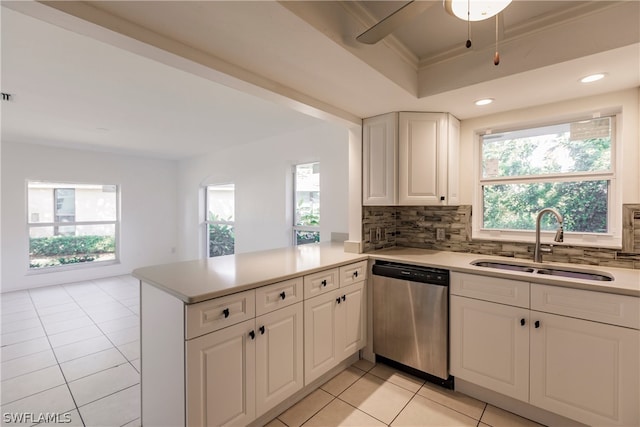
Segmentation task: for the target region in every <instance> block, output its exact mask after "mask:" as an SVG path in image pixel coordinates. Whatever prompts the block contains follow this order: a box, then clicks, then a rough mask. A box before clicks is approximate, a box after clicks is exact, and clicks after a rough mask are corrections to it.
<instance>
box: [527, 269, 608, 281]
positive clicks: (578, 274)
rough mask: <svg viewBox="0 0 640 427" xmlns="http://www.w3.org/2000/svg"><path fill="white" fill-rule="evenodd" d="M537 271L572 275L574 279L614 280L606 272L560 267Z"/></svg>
mask: <svg viewBox="0 0 640 427" xmlns="http://www.w3.org/2000/svg"><path fill="white" fill-rule="evenodd" d="M536 273H538V274H548V275H550V276H562V277H571V278H574V279H583V280H599V281H601V282H610V281H612V280H613V277H611V276H609V275H608V274H606V273H596V272H593V273H589V272H586V271H575V270H561V269H559V268H540V269H538V270H536Z"/></svg>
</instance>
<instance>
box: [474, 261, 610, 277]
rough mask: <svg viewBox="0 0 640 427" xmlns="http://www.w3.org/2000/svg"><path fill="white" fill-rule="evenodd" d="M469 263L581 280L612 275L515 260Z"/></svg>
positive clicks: (477, 265)
mask: <svg viewBox="0 0 640 427" xmlns="http://www.w3.org/2000/svg"><path fill="white" fill-rule="evenodd" d="M471 265H475V266H476V267H486V268H496V269H498V270H508V271H518V272H522V273H532V274H544V275H549V276H560V277H568V278H573V279H581V280H595V281H600V282H610V281H612V280H613V277H612V276H611V275H609V274H607V273H604V272H601V271H585V270H578V269H576V270H574V269H568V268H567V267H562V268H559V267H552V266H548V265H545V266H537V265H535V266H534V265H526V264H519V263H516V262H508V261H494V260H476V261H473V262H471Z"/></svg>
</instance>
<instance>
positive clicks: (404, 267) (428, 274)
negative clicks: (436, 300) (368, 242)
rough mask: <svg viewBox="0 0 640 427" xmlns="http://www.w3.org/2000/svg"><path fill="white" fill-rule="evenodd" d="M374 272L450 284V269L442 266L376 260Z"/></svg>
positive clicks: (444, 284) (433, 283) (405, 278)
mask: <svg viewBox="0 0 640 427" xmlns="http://www.w3.org/2000/svg"><path fill="white" fill-rule="evenodd" d="M372 272H373V274H374V275H376V276H385V277H391V278H394V279H401V280H409V281H411V282H420V283H429V284H432V285H441V286H449V271H448V270H443V269H440V268H433V267H424V266H417V265H409V264H400V263H396V262H390V261H376V263H375V264H374V265H373V270H372Z"/></svg>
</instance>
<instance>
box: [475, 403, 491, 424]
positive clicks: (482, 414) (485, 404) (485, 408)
mask: <svg viewBox="0 0 640 427" xmlns="http://www.w3.org/2000/svg"><path fill="white" fill-rule="evenodd" d="M488 406H489V404H488V403H487V402H485V403H484V408H482V413H481V414H480V419H479V420H478V424H477V426H478V427H480V423H481V422H482V417H484V413H485V412H486V411H487V407H488Z"/></svg>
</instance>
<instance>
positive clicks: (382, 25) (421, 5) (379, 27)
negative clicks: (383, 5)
mask: <svg viewBox="0 0 640 427" xmlns="http://www.w3.org/2000/svg"><path fill="white" fill-rule="evenodd" d="M434 3H437V2H433V1H410V2H409V3H407V4H405V5H404V6H402V7H401V8H400V9H398V10H396V11H395V12H393V13H392V14H391V15H389V16H387V17H386V18H384V19H383V20H382V21H380V22H378V23H377V24H376V25H374V26H373V27H371V28H369V29H368V30H367V31H365V32H364V33H362V34H360V35H359V36H358V37H356V40H358V41H359V42H361V43H366V44H376V43H378V42H379V41H380V40H382V39H383V38H385V37H386V36H388V35H389V34H391V33H392V32H393V31H394V30H395V29H396V28H398V27H399V26H401V25H402V24H404V23H405V22H408V21H410V20H411V19H413V18H414V17H416V16H418V15H419V14H421V13H422V12H424V11H425V10H427V9H429V8H430V7H431V6H433V5H434Z"/></svg>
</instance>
